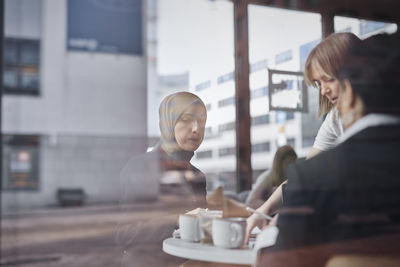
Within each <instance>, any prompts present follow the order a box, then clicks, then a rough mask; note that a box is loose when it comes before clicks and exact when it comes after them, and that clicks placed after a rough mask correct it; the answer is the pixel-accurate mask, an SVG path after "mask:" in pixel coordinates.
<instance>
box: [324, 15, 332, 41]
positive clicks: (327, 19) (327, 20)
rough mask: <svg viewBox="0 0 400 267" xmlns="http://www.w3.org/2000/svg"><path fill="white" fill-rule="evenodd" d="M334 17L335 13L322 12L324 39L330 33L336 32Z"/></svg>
mask: <svg viewBox="0 0 400 267" xmlns="http://www.w3.org/2000/svg"><path fill="white" fill-rule="evenodd" d="M333 19H334V14H332V13H321V24H322V25H321V27H322V39H325V38H326V37H328V36H329V35H330V34H332V33H334V32H335V25H334V20H333Z"/></svg>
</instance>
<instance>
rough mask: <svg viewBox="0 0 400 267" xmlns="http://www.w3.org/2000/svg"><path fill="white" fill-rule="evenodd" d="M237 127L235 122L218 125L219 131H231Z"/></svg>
mask: <svg viewBox="0 0 400 267" xmlns="http://www.w3.org/2000/svg"><path fill="white" fill-rule="evenodd" d="M234 129H235V122H234V121H233V122H228V123H224V124H221V125H219V126H218V132H220V133H222V132H226V131H231V130H234Z"/></svg>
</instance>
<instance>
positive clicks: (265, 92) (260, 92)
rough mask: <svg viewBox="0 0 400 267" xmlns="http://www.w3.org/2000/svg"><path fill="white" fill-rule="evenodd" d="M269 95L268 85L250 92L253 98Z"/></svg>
mask: <svg viewBox="0 0 400 267" xmlns="http://www.w3.org/2000/svg"><path fill="white" fill-rule="evenodd" d="M267 95H268V86H264V87H261V88H258V89H255V90H252V91H251V92H250V97H251V98H252V99H253V98H258V97H263V96H267Z"/></svg>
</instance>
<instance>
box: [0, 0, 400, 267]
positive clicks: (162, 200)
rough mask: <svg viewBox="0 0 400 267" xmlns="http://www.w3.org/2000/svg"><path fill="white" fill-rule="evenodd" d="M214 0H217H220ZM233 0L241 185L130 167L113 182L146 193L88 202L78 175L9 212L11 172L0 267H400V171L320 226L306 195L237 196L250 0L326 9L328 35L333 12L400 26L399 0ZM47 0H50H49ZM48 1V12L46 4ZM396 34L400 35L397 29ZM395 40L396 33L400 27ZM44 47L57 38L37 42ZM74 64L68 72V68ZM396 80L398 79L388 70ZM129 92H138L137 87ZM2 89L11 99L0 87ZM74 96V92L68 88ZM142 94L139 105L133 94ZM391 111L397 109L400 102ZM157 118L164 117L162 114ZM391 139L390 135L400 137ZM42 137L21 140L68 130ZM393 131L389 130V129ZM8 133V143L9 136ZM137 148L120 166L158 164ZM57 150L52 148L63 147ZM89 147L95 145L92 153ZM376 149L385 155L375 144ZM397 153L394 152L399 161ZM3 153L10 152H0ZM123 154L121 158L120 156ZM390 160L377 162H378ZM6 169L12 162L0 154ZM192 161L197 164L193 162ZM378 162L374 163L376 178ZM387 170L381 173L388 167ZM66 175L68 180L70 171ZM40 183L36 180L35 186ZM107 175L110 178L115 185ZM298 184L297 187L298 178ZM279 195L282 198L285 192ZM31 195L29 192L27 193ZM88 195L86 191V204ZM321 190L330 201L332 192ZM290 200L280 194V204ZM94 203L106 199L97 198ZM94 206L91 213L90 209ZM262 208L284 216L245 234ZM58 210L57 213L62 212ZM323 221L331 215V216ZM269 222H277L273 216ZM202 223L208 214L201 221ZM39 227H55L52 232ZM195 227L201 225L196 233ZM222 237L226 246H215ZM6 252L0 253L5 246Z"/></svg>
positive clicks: (140, 143)
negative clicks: (266, 201) (264, 199)
mask: <svg viewBox="0 0 400 267" xmlns="http://www.w3.org/2000/svg"><path fill="white" fill-rule="evenodd" d="M221 1H222V0H221ZM62 2H66V1H62ZM89 2H90V1H89ZM106 2H107V1H106ZM139 2H142V3H147V1H145V0H143V1H139ZM210 2H218V0H214V1H210ZM229 2H231V3H232V6H233V21H232V23H233V31H234V33H233V36H234V40H233V41H234V44H233V46H234V71H233V80H234V105H235V107H236V109H235V116H234V117H235V121H234V129H235V133H236V134H235V137H234V140H235V150H234V152H233V154H234V155H235V156H234V158H235V166H236V169H235V171H234V172H235V175H234V177H235V179H236V180H235V186H236V188H235V192H233V193H232V192H223V190H222V188H220V187H218V188H212V189H213V190H208V192H207V197H205V196H204V190H203V191H202V190H198V187H200V186H204V184H202V183H201V182H199V181H198V180H196V178H198V177H197V176H196V175H193V174H192V175H189V178H188V179H189V183H187V181H185V178H184V179H183V180H184V182H182V181H179V182H176V179H175V180H174V177H172V176H173V175H169V176H168V177H166V178H163V179H164V180H163V184H162V185H161V186H160V187H157V189H156V190H155V191H152V190H151V188H152V186H154V183H155V184H158V183H159V182H160V181H158V180H156V181H150V180H147V181H146V182H143V181H142V180H141V181H140V183H139V182H137V181H131V180H129V178H127V179H128V180H129V181H128V180H127V181H125V180H119V181H118V182H115V183H114V184H118V183H119V184H118V186H115V187H118V190H121V191H117V189H116V191H115V194H116V195H118V194H120V196H125V194H128V195H129V191H130V188H132V187H135V188H136V189H134V190H132V191H137V192H138V194H141V193H142V195H141V196H142V197H141V198H140V199H139V200H138V201H136V199H135V198H134V197H133V198H132V199H130V198H129V196H128V197H127V198H126V199H123V200H122V201H119V202H118V203H117V204H116V203H115V202H112V201H108V200H107V199H106V198H104V199H100V198H99V201H97V202H96V201H94V202H93V203H91V202H90V197H87V196H85V194H87V193H88V194H91V192H90V190H89V191H88V190H86V188H85V190H86V191H87V192H84V190H82V189H81V188H77V185H79V182H77V183H76V184H74V186H72V187H70V188H68V186H65V185H64V186H63V188H62V189H59V190H58V191H57V197H58V201H60V202H59V203H60V205H59V206H61V208H60V207H57V208H55V207H54V206H51V207H50V208H49V207H47V209H41V210H35V209H31V210H30V211H23V212H21V213H15V214H13V213H12V212H10V210H11V209H13V207H14V209H17V210H18V203H17V204H15V203H16V202H19V201H21V202H22V201H23V199H22V198H21V199H20V198H18V197H15V198H12V197H11V198H10V195H11V194H13V192H16V191H18V188H17V189H15V188H14V189H13V190H14V191H13V190H11V191H10V190H8V191H6V192H5V191H4V190H5V189H4V188H5V186H4V183H5V182H4V181H5V178H3V179H2V182H3V186H2V192H1V194H2V196H3V195H4V197H5V198H4V199H6V197H7V199H6V202H7V201H9V199H12V200H13V203H14V204H15V206H12V205H11V204H10V205H8V204H7V205H8V206H7V207H6V208H4V207H5V206H4V205H3V206H2V209H5V211H3V212H2V213H1V214H2V217H1V221H2V231H1V235H0V241H1V242H0V244H1V247H0V248H1V250H0V251H1V253H0V265H1V266H3V265H4V266H11V265H13V266H15V265H16V266H45V267H46V266H66V265H70V266H182V267H185V266H186V267H188V266H226V267H228V266H259V267H261V266H268V267H272V266H321V267H323V266H325V267H336V266H338V267H339V266H342V267H350V266H356V267H358V266H368V267H369V266H370V267H378V266H389V267H391V266H400V256H399V251H400V224H399V217H400V198H399V197H398V196H397V195H400V194H398V192H397V189H400V184H399V182H395V181H394V182H393V185H392V186H391V187H390V188H389V189H390V190H387V188H386V187H384V186H382V188H381V187H380V186H379V185H378V183H377V182H376V183H371V185H370V184H368V185H369V186H370V187H369V188H368V190H372V191H373V192H374V194H373V196H371V198H372V199H373V200H371V201H370V200H368V201H367V200H366V202H368V203H370V202H372V203H373V204H371V205H372V206H373V207H374V208H373V209H372V208H371V210H372V211H371V212H369V211H367V212H365V210H362V211H360V210H357V205H356V204H354V206H352V205H351V204H349V203H347V204H348V206H347V204H346V202H344V203H345V204H343V206H342V207H341V208H343V209H342V211H344V212H343V213H340V211H339V212H338V215H337V218H335V220H333V219H332V221H329V223H328V224H327V226H324V227H320V225H319V224H324V223H325V221H324V222H320V221H319V219H315V218H314V217H316V216H318V215H314V211H313V210H310V207H307V206H306V205H304V206H302V205H298V206H296V207H291V206H290V205H289V206H288V207H286V208H282V209H278V210H277V211H275V212H274V213H272V214H271V213H270V214H264V215H263V214H258V213H260V211H259V210H258V209H257V206H254V207H253V208H254V209H253V208H251V207H246V203H243V202H241V199H240V197H238V196H240V195H241V193H242V192H246V191H249V190H251V189H252V185H253V183H254V178H253V177H254V173H253V170H254V168H253V165H252V148H253V146H252V143H251V125H252V117H251V105H250V103H251V90H250V74H251V70H250V64H245V63H248V62H249V30H248V29H249V12H248V8H249V5H256V6H261V7H268V8H276V9H277V10H292V11H301V12H309V13H315V14H319V15H320V17H321V29H320V31H321V37H322V39H325V38H327V37H328V36H330V35H331V34H333V33H335V25H334V24H335V23H334V18H335V16H343V17H348V18H356V19H360V20H369V21H379V22H384V23H392V24H397V27H398V25H399V23H400V2H399V1H397V0H380V1H375V0H232V1H229ZM4 4H5V1H1V5H0V12H1V17H2V20H1V22H0V23H1V25H0V28H1V30H0V31H1V32H0V36H1V39H2V40H1V42H0V43H1V44H0V46H1V47H0V48H1V49H0V60H1V61H3V60H4V57H5V55H4V53H3V51H4V43H5V40H6V36H5V32H4V21H5V20H4V18H5V17H6V14H5V10H7V9H6V8H5V5H4ZM47 5H48V6H49V5H51V4H49V3H47ZM46 11H47V12H51V10H50V8H48V9H47V10H46ZM299 23H301V22H299ZM305 30H306V29H305ZM393 35H398V33H394V34H393ZM393 42H397V43H395V44H398V38H397V39H396V41H393ZM391 44H392V43H391ZM393 47H396V46H395V45H394V46H388V47H387V48H388V50H390V49H392V50H393ZM398 48H400V46H398ZM398 48H397V50H396V49H395V51H394V52H396V53H397V59H399V56H398V53H399V49H398ZM42 49H52V48H51V47H45V48H43V47H42ZM77 62H78V61H77ZM395 64H396V63H395ZM397 64H398V63H397ZM0 68H1V70H2V71H1V72H2V73H4V72H5V69H4V68H5V67H4V64H3V65H2V66H0ZM69 71H70V72H71V73H72V72H73V71H72V70H69ZM393 73H395V72H393ZM397 73H398V72H397ZM292 74H293V73H292ZM301 75H303V73H301ZM392 75H395V74H392ZM128 76H129V75H128ZM396 78H397V79H398V78H399V77H393V81H394V83H395V84H396V81H397V80H396ZM2 79H4V75H2V76H1V78H0V81H1V82H2V84H3V80H2ZM389 80H391V79H390V78H389ZM89 84H90V82H89ZM397 85H398V84H397ZM346 90H347V89H346ZM141 93H143V92H141ZM194 93H195V92H194ZM129 97H134V96H133V95H130V96H129ZM2 98H5V97H4V93H3V94H2ZM141 100H143V98H141ZM70 101H73V100H71V99H70ZM171 101H172V100H171ZM176 101H178V100H176ZM180 101H181V100H180ZM184 101H186V100H182V103H183V102H184ZM191 101H192V100H191ZM195 101H197V102H195ZM198 102H199V101H198V100H193V101H192V102H190V105H188V106H191V105H193V103H198ZM392 102H393V101H392ZM136 104H138V105H139V103H138V102H137V103H136ZM6 108H8V109H6ZM1 110H2V117H4V116H5V115H4V114H3V113H5V112H7V110H9V106H6V107H5V106H4V104H3V107H2V109H1ZM185 110H186V109H185ZM71 112H72V111H71ZM397 112H398V110H397ZM74 114H75V113H74ZM160 114H161V108H160ZM395 116H397V117H398V116H399V115H398V113H397V114H396V115H395ZM106 119H107V118H106ZM207 119H209V118H207ZM160 120H161V119H160ZM84 123H85V122H83V124H84ZM196 123H199V122H196ZM1 127H2V133H3V142H2V151H3V153H2V157H8V154H6V152H4V151H6V150H7V149H8V148H7V149H5V146H9V145H10V144H11V145H12V146H14V147H18V146H19V144H20V143H18V142H19V140H20V139H18V138H15V137H14V139H13V138H11V139H10V137H9V134H8V133H7V131H4V128H3V123H2V126H1ZM160 127H162V123H161V122H160ZM175 127H176V126H175ZM38 131H40V130H38ZM175 131H176V128H175ZM5 132H6V133H7V136H6V134H5ZM6 138H8V139H6ZM140 138H142V139H140ZM161 138H163V136H162V137H161ZM393 138H394V139H395V137H393ZM89 139H90V138H88V140H89ZM4 140H6V141H4ZM9 140H11V141H9ZM21 140H22V139H21ZM26 140H28V141H26ZM32 140H33V141H32ZM35 140H36V139H35V137H32V138H28V139H24V140H23V141H22V142H26V143H29V144H31V143H32V142H33V143H35V142H36V143H38V142H39V143H40V142H49V144H50V146H53V148H55V147H56V146H57V145H58V144H60V143H59V142H62V140H63V139H62V138H61V137H54V136H52V135H50V137H49V139H48V140H47V139H46V141H43V140H42V141H37V140H36V141H35ZM387 140H392V139H390V138H388V139H387ZM147 141H148V140H144V139H143V136H142V137H139V138H138V139H135V142H136V143H135V144H134V145H131V146H132V147H134V149H135V151H136V152H137V151H141V152H146V151H145V150H146V149H147V143H146V142H147ZM153 141H154V140H152V141H151V142H150V143H151V144H152V145H154V144H155V142H153ZM6 142H8V143H7V144H6ZM178 143H179V142H178ZM393 144H394V145H392V148H399V149H398V150H399V151H400V147H399V146H398V147H396V145H399V143H398V142H397V143H396V142H395V141H393ZM377 151H379V150H377ZM111 153H115V155H116V157H118V154H117V150H115V151H113V152H111ZM137 154H138V153H136V155H135V157H134V158H133V161H132V162H133V164H131V165H130V166H128V167H126V166H125V167H124V168H123V169H122V171H121V173H122V175H121V176H124V174H126V175H127V176H129V173H130V172H135V171H137V170H136V169H135V170H134V169H133V168H140V170H139V171H138V174H139V176H151V174H153V172H156V170H155V169H156V168H153V167H152V166H148V165H146V163H143V162H145V161H142V160H146V159H143V158H140V157H138V155H137ZM19 155H20V154H19ZM24 155H25V154H24ZM54 155H55V156H57V154H54ZM398 155H399V154H397V156H398ZM90 156H93V155H89V156H88V157H90ZM96 156H97V157H101V156H99V155H95V157H96ZM124 156H125V155H124ZM317 157H318V156H317ZM376 157H380V156H379V155H377V156H376ZM382 158H383V160H384V159H388V160H390V156H388V155H382ZM398 159H400V158H398ZM316 160H317V159H316ZM299 161H300V163H299V164H302V162H304V161H308V159H307V160H305V159H304V158H302V159H300V160H299ZM371 161H373V160H371ZM397 161H398V162H399V160H397ZM2 162H5V161H4V158H3V159H2ZM121 162H123V161H122V160H121ZM313 162H316V163H318V162H317V161H313V160H311V161H310V164H308V165H304V166H308V167H310V168H312V166H313V165H312V164H313ZM369 163H370V161H365V162H364V164H366V165H368V164H369ZM305 164H307V163H305ZM371 164H373V163H371ZM395 165H396V164H395ZM397 165H399V164H397ZM21 166H22V165H21ZM301 166H303V165H301ZM163 167H165V166H163ZM314 167H315V166H314ZM386 167H387V166H382V168H386ZM389 167H390V166H389ZM3 168H5V167H4V163H3ZM21 168H22V167H21ZM71 168H72V166H71ZM185 168H186V167H185ZM190 168H191V167H190ZM299 168H301V167H299ZM315 168H317V167H315ZM326 169H327V170H332V171H335V170H336V169H335V168H334V167H331V166H330V167H328V166H327V167H326ZM184 170H185V169H184ZM398 170H400V169H398ZM190 171H193V169H190ZM197 171H198V170H197V169H196V170H195V171H194V172H195V173H196V172H197ZM300 171H301V170H300ZM4 173H5V172H4V171H2V176H4V175H5V174H4ZM356 173H357V172H356ZM359 173H362V172H361V171H360V172H359ZM380 173H381V172H379V171H376V175H375V176H376V177H377V179H378V178H379V174H380ZM382 173H383V174H386V172H382ZM399 173H400V172H399ZM339 174H340V175H344V174H343V172H339ZM6 175H8V173H6ZM396 175H397V178H399V179H398V180H399V181H400V177H399V174H394V175H392V176H391V178H393V177H394V176H396ZM63 177H64V176H63ZM171 177H172V178H171ZM65 178H66V179H68V176H66V177H65ZM295 178H296V177H295ZM122 179H124V178H122ZM296 179H297V180H294V181H300V178H298V177H297V178H296ZM321 179H323V177H321ZM390 181H392V180H390ZM91 183H92V182H91ZM185 183H186V184H185ZM299 183H300V182H299ZM143 184H144V186H143ZM40 186H41V185H40V184H39V185H38V188H40ZM107 186H112V184H108V185H107ZM289 186H290V179H289V181H288V187H287V188H288V190H289V189H290V187H289ZM299 186H300V187H301V185H299ZM303 186H304V185H303ZM61 187H62V186H61ZM61 187H60V188H61ZM108 188H109V187H107V190H108ZM137 188H139V189H137ZM140 188H144V189H145V190H144V189H140ZM306 188H307V187H306V186H304V188H303V187H302V189H304V190H305V191H304V192H309V193H310V194H311V193H314V192H313V191H307V190H306ZM371 188H372V189H371ZM6 189H7V188H6ZM278 189H279V188H278ZM380 189H381V190H380ZM35 190H38V189H37V188H36V189H34V190H32V192H34V191H35ZM113 190H114V189H111V190H110V192H111V191H112V192H113V194H114V191H113ZM281 190H283V189H281ZM292 190H294V189H292ZM310 190H311V189H310ZM324 190H327V191H326V192H325V191H324V193H326V194H332V195H333V194H334V193H333V192H329V190H328V189H326V188H324ZM385 190H386V191H385ZM140 191H142V192H140ZM4 192H5V193H4ZM32 192H29V193H28V194H31V193H32ZM126 192H128V193H126ZM147 192H150V193H149V194H148V195H147V197H148V198H146V194H147ZM288 192H289V191H288ZM290 192H291V191H290ZM304 192H303V193H304ZM368 192H371V191H368ZM296 193H297V192H294V193H293V199H290V200H293V201H296V198H297V197H298V196H297V195H296ZM347 193H348V192H347ZM349 194H353V196H354V194H360V195H361V196H360V197H359V199H363V192H362V191H354V192H352V193H349ZM110 195H111V193H110ZM335 197H336V196H335ZM340 197H344V198H345V199H347V198H348V199H352V198H351V196H347V195H344V196H343V195H340ZM282 198H285V195H284V196H283V197H282ZM333 198H334V197H333ZM364 198H366V199H368V196H364ZM0 199H1V198H0ZM27 199H28V202H29V199H30V198H29V196H28V198H27ZM87 199H88V200H89V202H87V203H86V200H87ZM299 199H300V197H299ZM324 200H325V201H329V199H328V200H326V199H324ZM62 201H64V202H62ZM280 201H281V200H280ZM285 201H286V200H285V199H284V200H283V203H285ZM6 202H5V203H6ZM7 203H8V202H7ZM85 203H86V204H85ZM98 203H100V204H101V205H98ZM318 205H319V208H321V207H322V209H324V205H326V206H329V203H318ZM326 206H325V207H326ZM352 208H353V209H352ZM89 215H92V216H93V217H90V218H89ZM255 215H257V216H259V217H260V218H262V217H263V216H264V217H265V215H267V216H270V215H271V216H273V217H274V218H277V222H276V219H274V218H271V217H268V218H267V219H264V224H265V222H268V223H266V224H267V225H266V226H264V227H261V226H260V227H259V228H258V229H257V231H252V232H251V234H250V233H249V234H250V238H249V242H246V241H247V240H246V236H245V234H246V231H247V230H248V229H246V223H247V225H248V224H249V221H248V219H247V218H250V216H255ZM276 215H279V218H278V217H275V216H276ZM86 216H87V217H86ZM57 217H59V219H60V220H61V219H62V221H59V222H57ZM221 217H222V218H221ZM310 218H311V219H310ZM324 219H326V218H324ZM327 220H330V218H328V219H327ZM204 222H205V223H204ZM272 222H274V223H272ZM207 223H208V224H207ZM269 223H271V224H270V225H268V224H269ZM199 224H200V226H199ZM201 225H203V228H202V227H201ZM204 225H207V226H204ZM324 225H325V224H324ZM24 227H25V228H24ZM207 227H208V228H207ZM42 228H46V229H48V230H49V231H51V232H49V233H47V232H46V231H45V230H44V229H42ZM195 228H196V229H197V230H196V229H195ZM199 228H200V229H199ZM206 228H207V229H206ZM210 229H212V231H211V232H209V231H210ZM215 229H216V230H215ZM227 229H231V231H236V230H237V231H239V233H237V232H235V234H232V232H229V231H228V230H227ZM232 229H233V230H232ZM235 229H236V230H235ZM196 231H197V232H199V231H200V232H199V233H197V234H196V233H195V232H196ZM226 231H227V232H226ZM217 233H218V234H219V235H218V234H217ZM184 235H188V236H187V237H186V239H187V240H185V238H184ZM207 235H208V238H207ZM238 235H239V236H240V238H241V242H240V244H239V245H232V244H230V245H226V243H229V242H231V241H232V239H233V236H235V238H237V236H238ZM194 236H196V237H194ZM271 240H272V241H271ZM213 243H214V244H213ZM217 243H218V244H220V245H217ZM2 255H3V257H1V256H2Z"/></svg>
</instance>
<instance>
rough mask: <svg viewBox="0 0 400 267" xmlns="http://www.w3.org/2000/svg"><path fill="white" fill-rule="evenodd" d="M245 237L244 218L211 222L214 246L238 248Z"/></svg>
mask: <svg viewBox="0 0 400 267" xmlns="http://www.w3.org/2000/svg"><path fill="white" fill-rule="evenodd" d="M245 235H246V219H245V218H221V219H214V220H213V222H212V238H213V243H214V245H216V246H218V247H222V248H240V247H241V246H243V245H244V238H245Z"/></svg>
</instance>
